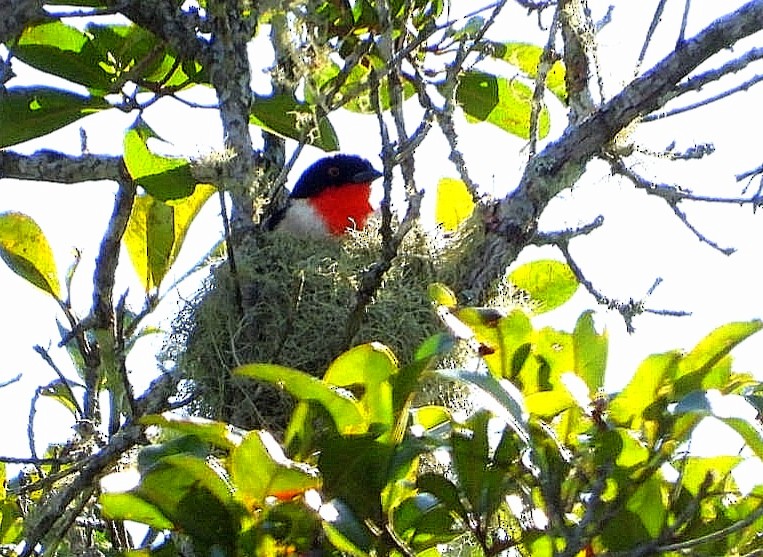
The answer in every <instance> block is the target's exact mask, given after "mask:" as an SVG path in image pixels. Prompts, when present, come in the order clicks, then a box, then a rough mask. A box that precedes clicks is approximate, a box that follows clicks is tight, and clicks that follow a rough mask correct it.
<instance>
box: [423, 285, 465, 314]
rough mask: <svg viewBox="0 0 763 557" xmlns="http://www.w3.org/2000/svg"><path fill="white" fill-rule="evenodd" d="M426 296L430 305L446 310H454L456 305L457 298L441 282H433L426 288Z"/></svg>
mask: <svg viewBox="0 0 763 557" xmlns="http://www.w3.org/2000/svg"><path fill="white" fill-rule="evenodd" d="M427 295H428V296H429V299H430V300H431V301H432V303H434V304H436V305H438V306H445V307H446V308H454V307H456V306H457V305H458V298H456V295H455V294H454V293H453V291H452V290H451V289H450V288H448V287H447V286H445V285H444V284H442V283H441V282H433V283H431V284H429V286H427Z"/></svg>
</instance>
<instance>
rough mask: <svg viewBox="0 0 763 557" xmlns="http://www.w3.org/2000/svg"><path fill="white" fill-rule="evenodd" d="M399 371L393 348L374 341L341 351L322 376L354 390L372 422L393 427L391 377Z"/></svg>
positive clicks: (337, 384) (386, 427) (389, 429)
mask: <svg viewBox="0 0 763 557" xmlns="http://www.w3.org/2000/svg"><path fill="white" fill-rule="evenodd" d="M397 371H398V368H397V358H395V355H394V354H393V353H392V351H391V350H390V349H389V348H387V347H386V346H384V345H383V344H380V343H378V342H372V343H367V344H361V345H359V346H355V347H354V348H351V349H350V350H348V351H346V352H344V353H343V354H341V355H340V356H339V357H338V358H337V359H335V360H334V361H333V362H332V363H331V365H330V366H329V368H328V369H327V370H326V373H325V375H324V376H323V380H324V381H325V382H326V383H328V384H330V385H336V386H337V387H342V388H345V389H349V390H350V391H352V392H353V393H355V396H356V397H357V398H358V399H359V401H360V404H361V405H362V406H363V408H364V410H365V413H366V415H367V416H368V419H369V422H370V424H378V425H381V426H383V428H384V431H391V429H392V427H393V426H394V423H395V413H394V410H393V402H392V384H391V382H390V378H391V377H392V376H393V375H395V374H397Z"/></svg>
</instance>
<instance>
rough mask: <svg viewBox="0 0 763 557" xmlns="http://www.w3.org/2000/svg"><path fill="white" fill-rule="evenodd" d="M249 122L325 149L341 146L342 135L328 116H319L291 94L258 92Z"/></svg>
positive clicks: (336, 148)
mask: <svg viewBox="0 0 763 557" xmlns="http://www.w3.org/2000/svg"><path fill="white" fill-rule="evenodd" d="M249 123H250V124H253V125H255V126H259V127H261V128H264V129H266V130H268V131H271V132H273V133H275V134H278V135H281V136H283V137H287V138H289V139H294V140H296V141H300V142H301V141H304V142H306V143H308V144H310V145H313V146H315V147H318V148H319V149H323V150H324V151H336V150H338V149H339V139H338V137H337V135H336V132H335V131H334V127H333V126H332V125H331V122H330V121H329V119H328V118H327V117H325V116H323V117H320V118H319V117H318V116H317V115H316V114H315V109H314V108H312V107H311V106H310V105H307V104H304V103H301V102H299V101H297V100H296V99H295V98H294V97H292V96H291V95H288V94H282V95H274V96H271V97H262V96H259V95H255V99H254V103H253V104H252V109H251V113H250V114H249Z"/></svg>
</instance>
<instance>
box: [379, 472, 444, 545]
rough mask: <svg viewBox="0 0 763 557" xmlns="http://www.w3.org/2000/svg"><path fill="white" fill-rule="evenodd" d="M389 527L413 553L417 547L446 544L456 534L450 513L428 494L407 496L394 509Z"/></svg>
mask: <svg viewBox="0 0 763 557" xmlns="http://www.w3.org/2000/svg"><path fill="white" fill-rule="evenodd" d="M438 477H440V476H438ZM446 481H447V480H446ZM451 485H452V484H451ZM392 527H393V528H394V531H395V532H396V533H397V534H398V535H399V536H401V537H402V539H403V540H405V542H406V543H407V544H408V546H409V547H411V548H412V549H414V550H415V551H416V552H417V553H416V554H417V555H420V553H419V552H420V551H421V550H424V549H427V548H431V547H436V546H437V545H439V544H442V543H447V542H449V541H451V540H453V538H454V537H455V536H456V535H458V524H457V521H456V520H455V519H454V516H453V514H452V513H451V512H450V511H449V510H448V509H447V508H446V507H445V506H444V505H442V504H441V503H440V502H439V500H438V499H437V498H436V497H434V496H432V495H430V494H428V493H419V494H418V495H415V496H414V497H410V498H408V499H406V500H405V501H404V502H403V503H402V504H401V505H400V506H398V507H397V508H395V510H394V512H393V514H392Z"/></svg>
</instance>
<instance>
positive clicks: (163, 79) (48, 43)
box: [13, 20, 202, 94]
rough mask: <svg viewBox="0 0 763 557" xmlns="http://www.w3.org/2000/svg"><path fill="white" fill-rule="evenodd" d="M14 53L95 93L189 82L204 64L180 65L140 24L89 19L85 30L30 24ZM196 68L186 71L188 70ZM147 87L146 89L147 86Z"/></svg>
mask: <svg viewBox="0 0 763 557" xmlns="http://www.w3.org/2000/svg"><path fill="white" fill-rule="evenodd" d="M13 54H14V56H16V57H18V58H19V59H20V60H23V61H24V62H26V63H27V64H29V65H30V66H33V67H35V68H37V69H39V70H41V71H43V72H46V73H49V74H52V75H56V76H59V77H62V78H64V79H68V80H69V81H72V82H74V83H78V84H80V85H84V86H85V87H87V88H88V89H90V90H91V91H94V92H98V93H101V94H105V93H108V92H115V91H117V90H118V89H119V87H121V86H122V85H123V84H124V83H125V82H127V81H128V80H130V81H133V82H139V83H141V84H143V85H145V84H147V83H149V82H153V83H154V84H155V85H154V86H152V87H150V88H151V89H154V90H155V89H157V88H158V86H159V85H161V86H163V87H174V88H178V87H182V86H184V85H185V86H190V85H192V84H193V83H197V82H199V77H201V73H202V72H201V67H200V66H198V64H196V63H194V62H191V63H190V64H179V63H178V61H177V59H176V57H175V56H174V55H173V54H172V53H171V52H170V51H169V50H167V48H166V47H165V45H163V44H161V43H159V40H158V39H157V38H156V36H155V35H153V34H152V33H151V32H149V31H147V30H145V29H143V28H142V27H139V26H137V25H96V24H92V23H91V24H88V25H87V26H86V28H85V30H84V31H81V30H79V29H77V28H75V27H72V26H70V25H66V24H64V23H62V22H61V21H60V20H55V21H46V22H43V23H39V24H36V25H31V26H28V27H26V28H25V30H24V32H23V33H22V34H21V36H20V37H19V39H18V41H17V42H16V44H15V45H14V46H13ZM189 68H190V69H191V70H192V71H190V72H187V71H186V70H187V69H189ZM142 89H143V90H145V88H142Z"/></svg>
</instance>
